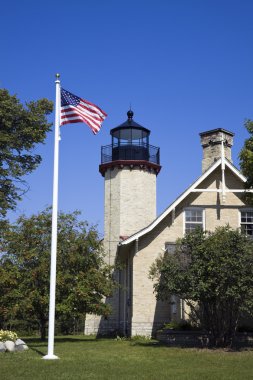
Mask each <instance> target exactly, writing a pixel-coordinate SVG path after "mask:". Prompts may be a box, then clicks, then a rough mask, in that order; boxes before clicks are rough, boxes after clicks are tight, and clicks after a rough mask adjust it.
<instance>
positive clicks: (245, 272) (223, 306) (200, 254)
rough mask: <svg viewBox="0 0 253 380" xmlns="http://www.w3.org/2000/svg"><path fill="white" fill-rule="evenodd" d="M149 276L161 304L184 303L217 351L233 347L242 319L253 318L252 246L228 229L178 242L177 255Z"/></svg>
mask: <svg viewBox="0 0 253 380" xmlns="http://www.w3.org/2000/svg"><path fill="white" fill-rule="evenodd" d="M150 276H151V277H152V278H153V279H154V280H155V281H156V282H155V285H154V289H155V292H156V294H157V298H158V299H162V300H166V299H169V297H170V295H171V294H174V295H176V296H178V297H180V298H181V299H183V300H184V301H185V302H186V304H187V305H188V306H189V308H190V310H191V317H192V319H193V321H194V322H195V323H198V321H200V322H201V325H202V327H203V328H205V329H206V330H207V331H209V332H210V333H211V336H212V344H213V345H216V346H222V345H224V346H227V345H230V344H231V343H232V339H233V337H234V334H235V331H236V327H237V324H238V319H239V317H240V315H241V314H242V313H243V312H247V313H249V314H251V315H252V312H253V242H252V240H250V239H248V238H247V237H246V236H244V235H242V234H241V233H240V232H239V231H237V230H232V229H231V228H229V227H228V226H227V227H220V228H217V229H216V230H215V231H214V232H209V233H207V232H203V231H201V230H196V231H194V232H193V233H191V234H189V235H187V236H185V237H184V238H183V239H180V240H179V241H178V243H177V248H176V251H175V253H174V254H168V255H166V256H165V257H164V258H159V259H157V261H156V262H155V263H154V265H153V266H152V268H151V271H150Z"/></svg>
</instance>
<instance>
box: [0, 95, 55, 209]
mask: <svg viewBox="0 0 253 380" xmlns="http://www.w3.org/2000/svg"><path fill="white" fill-rule="evenodd" d="M52 110H53V103H52V102H50V101H49V100H47V99H41V100H38V101H36V102H34V101H32V102H29V103H26V105H25V106H23V105H22V104H21V103H20V101H19V100H18V99H17V97H16V96H15V95H14V96H11V95H10V94H9V92H8V91H7V90H5V89H0V215H2V216H5V214H6V211H7V210H8V209H15V206H16V202H17V201H18V200H20V199H21V196H22V194H23V193H24V192H25V191H26V190H27V186H26V183H25V181H24V180H23V177H24V176H25V175H26V174H29V173H30V172H32V171H33V170H34V169H35V168H36V167H37V166H38V165H39V163H40V162H41V156H40V155H38V154H33V153H32V152H33V150H34V148H35V146H36V145H37V144H38V143H42V142H43V141H44V140H45V138H46V133H47V132H48V131H49V129H50V124H48V123H47V120H46V116H47V115H49V114H50V113H51V112H52Z"/></svg>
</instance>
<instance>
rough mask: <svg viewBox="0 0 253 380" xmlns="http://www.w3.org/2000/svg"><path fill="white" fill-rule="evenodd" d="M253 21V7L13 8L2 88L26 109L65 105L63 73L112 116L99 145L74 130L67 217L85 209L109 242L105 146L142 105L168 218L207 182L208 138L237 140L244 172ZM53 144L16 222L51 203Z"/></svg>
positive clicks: (121, 2) (64, 194) (26, 1)
mask: <svg viewBox="0 0 253 380" xmlns="http://www.w3.org/2000/svg"><path fill="white" fill-rule="evenodd" d="M252 15H253V1H251V0H219V1H217V0H156V1H151V0H146V1H144V0H135V1H133V0H128V1H125V0H118V1H116V0H106V1H103V0H93V1H81V0H72V1H71V2H69V1H65V0H62V1H58V0H55V1H52V0H51V1H48V0H44V1H43V2H42V1H32V0H22V1H20V0H9V1H8V2H7V1H6V2H2V4H1V16H2V17H1V24H0V31H1V42H0V44H1V60H0V86H1V87H3V88H7V89H8V90H9V91H10V93H11V94H17V96H18V97H19V98H20V99H21V100H22V101H23V102H25V101H29V100H36V99H39V98H43V97H46V98H49V99H51V100H54V98H55V85H54V80H55V77H54V75H55V73H57V72H59V73H60V74H61V84H62V86H63V87H64V88H65V89H67V90H69V91H71V92H73V93H74V94H76V95H78V96H81V97H83V98H85V99H87V100H89V101H91V102H93V103H95V104H97V105H99V106H100V107H101V108H102V109H104V110H105V111H106V112H107V113H108V117H107V119H106V120H105V122H104V123H103V127H102V129H101V131H100V133H99V134H98V135H96V136H94V135H93V134H92V133H91V131H90V129H89V128H88V127H87V126H85V125H84V124H69V125H65V126H64V127H62V141H61V144H60V177H59V208H60V209H61V210H63V211H73V210H75V209H79V210H81V211H82V215H83V218H84V219H87V220H88V221H89V222H90V223H92V224H98V228H99V231H100V232H101V233H102V232H103V211H104V210H103V197H104V182H103V177H102V176H101V175H100V174H99V172H98V166H99V163H100V148H101V145H106V144H110V142H111V140H110V133H109V132H110V129H111V128H114V127H116V126H117V125H119V124H121V123H122V122H124V121H125V120H126V118H127V117H126V112H127V111H128V109H129V104H130V103H131V105H132V109H133V111H134V120H135V121H136V122H138V123H140V124H141V125H143V126H144V127H146V128H148V129H150V130H151V136H150V143H151V144H153V145H156V146H160V149H161V164H162V170H161V172H160V174H159V176H158V178H157V212H158V214H159V213H161V212H162V211H163V209H164V208H165V207H167V206H168V204H169V203H171V202H172V201H173V200H174V199H175V198H176V197H177V196H178V195H179V194H180V193H181V192H183V191H184V190H185V189H186V188H187V187H188V186H189V185H190V184H191V183H192V182H193V181H194V180H195V179H196V177H198V176H199V175H200V174H201V159H202V148H201V146H200V140H199V132H203V131H205V130H210V129H214V128H225V129H228V130H230V131H232V132H234V133H235V139H234V147H233V159H234V163H235V164H236V165H238V159H237V157H238V154H239V151H240V149H241V147H242V145H243V142H244V139H245V138H246V137H247V132H246V130H245V129H244V126H243V123H244V120H245V119H246V118H253V91H252V89H253V44H252V41H253V23H252ZM50 120H51V121H53V120H54V115H52V116H51V117H50ZM53 139H54V136H53V132H51V133H49V134H48V137H47V140H46V142H45V144H44V145H41V146H39V147H38V148H37V152H39V153H40V154H41V155H42V158H43V162H42V164H41V165H40V167H39V168H38V169H37V170H36V171H35V172H34V173H33V174H31V175H29V176H28V177H27V178H26V179H27V181H28V183H29V186H30V191H29V192H28V193H27V194H26V195H25V196H24V199H23V201H22V202H20V203H19V204H18V208H17V210H16V212H15V213H9V217H10V219H11V220H14V219H15V218H16V217H17V216H18V215H20V214H21V213H25V214H26V215H30V214H31V213H37V212H38V211H41V210H43V209H44V208H45V207H46V206H47V205H50V204H51V202H52V178H53Z"/></svg>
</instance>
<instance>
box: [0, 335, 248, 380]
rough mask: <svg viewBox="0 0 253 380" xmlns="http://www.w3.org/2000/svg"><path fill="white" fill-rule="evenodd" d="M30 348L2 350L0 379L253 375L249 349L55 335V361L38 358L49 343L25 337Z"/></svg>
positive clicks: (241, 377) (214, 378)
mask: <svg viewBox="0 0 253 380" xmlns="http://www.w3.org/2000/svg"><path fill="white" fill-rule="evenodd" d="M25 341H26V342H27V344H28V345H29V348H30V349H29V351H26V352H15V353H0V379H1V380H9V379H13V380H14V379H15V380H16V379H23V380H40V379H43V380H50V379H59V380H65V379H67V380H71V379H117V380H120V379H154V380H158V379H159V380H160V379H169V380H173V379H180V380H184V379H194V380H197V379H201V380H209V379H210V380H219V379H226V380H228V379H238V380H247V379H253V351H241V352H224V351H212V350H198V349H179V348H169V347H166V346H163V345H159V344H158V343H157V342H156V341H150V342H148V341H143V342H142V341H116V340H113V339H111V340H110V339H99V340H96V339H94V338H87V337H83V336H78V337H76V336H68V337H57V338H56V339H55V354H56V355H58V356H59V357H60V359H59V360H42V359H41V358H42V356H43V355H45V354H46V353H47V343H42V342H40V341H39V340H38V339H35V338H26V339H25Z"/></svg>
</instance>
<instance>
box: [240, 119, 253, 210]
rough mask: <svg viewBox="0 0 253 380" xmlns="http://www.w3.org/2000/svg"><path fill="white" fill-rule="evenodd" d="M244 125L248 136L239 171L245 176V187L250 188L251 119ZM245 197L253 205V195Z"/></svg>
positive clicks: (252, 180) (252, 167)
mask: <svg viewBox="0 0 253 380" xmlns="http://www.w3.org/2000/svg"><path fill="white" fill-rule="evenodd" d="M244 126H245V128H246V129H247V131H248V132H249V134H250V137H249V138H248V139H246V140H245V142H244V146H243V148H242V150H241V152H240V154H239V159H240V167H241V171H242V173H243V174H244V175H245V177H246V178H247V183H246V189H250V188H253V121H252V120H246V121H245V123H244ZM245 197H246V202H247V203H249V204H252V205H253V195H252V194H249V193H248V194H246V195H245Z"/></svg>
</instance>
